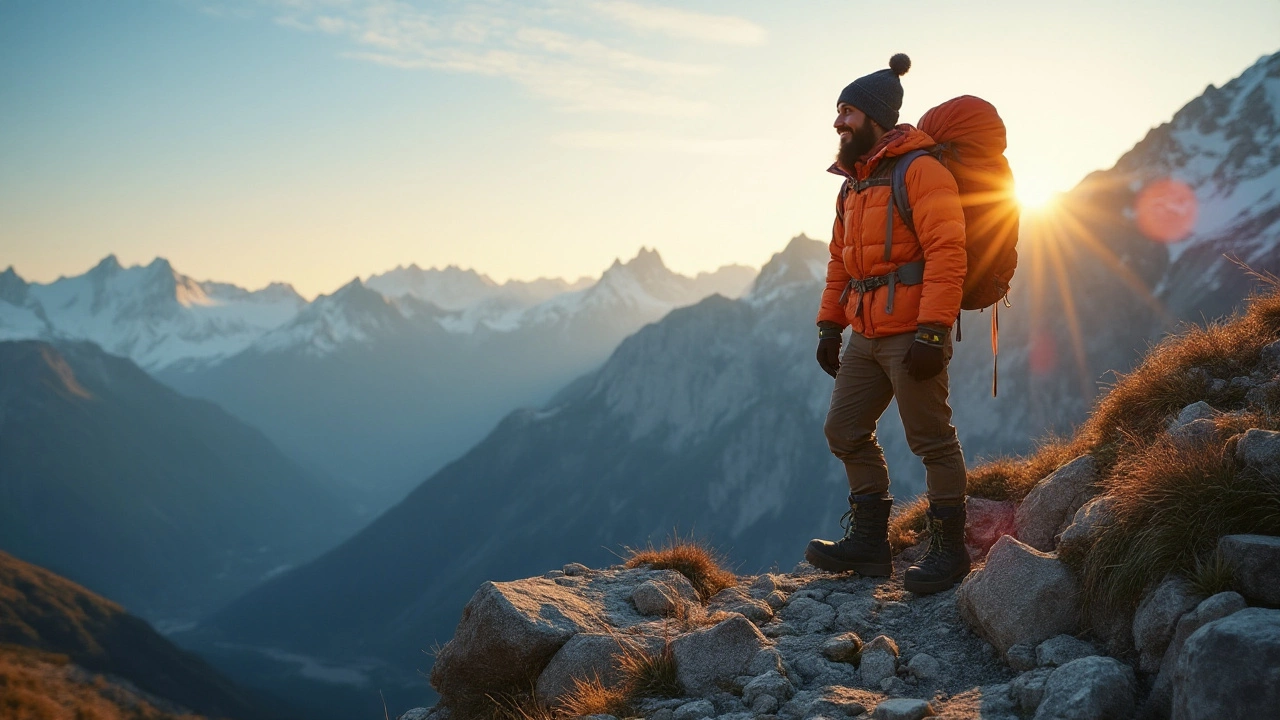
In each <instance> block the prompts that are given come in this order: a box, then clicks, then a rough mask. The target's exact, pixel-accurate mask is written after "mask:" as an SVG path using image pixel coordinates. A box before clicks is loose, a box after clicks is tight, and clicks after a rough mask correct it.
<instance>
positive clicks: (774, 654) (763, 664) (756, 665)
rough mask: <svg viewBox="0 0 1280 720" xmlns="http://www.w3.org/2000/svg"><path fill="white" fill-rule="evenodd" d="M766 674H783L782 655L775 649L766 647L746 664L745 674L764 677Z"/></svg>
mask: <svg viewBox="0 0 1280 720" xmlns="http://www.w3.org/2000/svg"><path fill="white" fill-rule="evenodd" d="M767 672H776V673H783V672H784V671H783V663H782V653H780V652H778V649H777V648H772V647H767V648H764V649H763V650H761V651H760V652H758V653H756V656H755V657H753V658H751V662H750V663H748V664H747V674H748V675H751V676H753V677H754V676H756V675H764V674H765V673H767Z"/></svg>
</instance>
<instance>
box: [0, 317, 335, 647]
mask: <svg viewBox="0 0 1280 720" xmlns="http://www.w3.org/2000/svg"><path fill="white" fill-rule="evenodd" d="M354 524H355V518H354V516H353V515H352V514H351V513H349V512H348V511H346V510H344V509H343V508H342V507H341V506H340V504H339V502H338V501H337V500H336V499H335V498H334V497H332V496H331V495H330V494H329V493H328V492H326V491H325V490H323V489H322V488H321V487H319V486H318V484H317V481H316V480H315V478H313V477H311V476H308V475H307V474H306V473H305V472H303V471H302V470H300V469H299V468H298V467H297V466H296V465H294V464H293V463H292V462H290V461H288V460H287V459H285V458H284V457H283V456H282V455H281V454H280V453H279V451H278V450H276V448H275V447H273V446H272V445H271V443H270V442H268V441H267V439H266V438H264V437H262V435H261V434H260V433H258V432H256V431H254V430H252V429H250V428H248V427H245V426H244V425H242V424H240V423H238V422H236V421H235V420H234V419H233V418H231V417H229V416H228V415H227V414H226V413H225V412H223V411H222V410H220V409H219V408H217V407H216V406H214V405H212V404H210V403H207V402H204V401H198V400H191V399H188V398H184V397H181V396H180V395H178V394H177V393H175V392H173V391H172V390H170V389H168V388H166V387H164V386H162V385H160V384H159V383H157V382H156V381H154V380H153V379H152V378H151V377H150V376H148V375H147V374H146V373H145V372H143V371H142V370H141V369H140V368H138V367H137V366H136V365H134V364H133V363H131V362H129V361H128V360H125V359H123V358H118V357H115V356H112V355H108V354H106V353H104V352H102V351H101V350H99V349H98V348H97V347H96V346H93V345H91V344H89V343H60V344H57V345H53V344H49V343H44V342H39V341H17V342H0V549H4V550H6V551H9V552H13V553H17V554H19V555H21V556H22V557H25V558H28V559H30V560H31V561H33V562H36V563H38V564H40V565H42V566H45V567H48V568H51V569H53V570H54V571H56V572H58V573H60V574H63V575H66V576H67V577H69V578H72V579H73V580H75V581H76V582H80V583H83V584H84V585H86V586H88V587H90V588H92V589H93V590H95V591H96V592H101V593H103V594H105V595H108V596H111V597H114V598H117V599H118V600H119V601H121V602H123V603H124V604H125V606H126V607H129V608H130V609H131V610H132V611H133V612H136V613H138V614H140V615H143V616H145V617H147V618H149V619H151V620H153V621H163V622H178V623H181V622H189V621H192V620H195V619H196V618H197V617H199V616H200V615H202V614H203V613H206V612H208V611H210V610H212V609H214V608H216V607H218V606H219V605H221V604H222V603H224V602H226V601H228V600H230V599H231V598H233V597H235V596H236V595H238V594H240V593H241V592H243V591H244V590H246V589H248V588H249V587H251V586H253V585H254V584H256V583H258V582H260V581H261V580H262V579H263V578H264V577H266V576H268V575H269V574H270V573H272V572H279V571H280V570H281V569H283V568H284V567H287V566H289V565H292V564H296V563H299V562H302V561H305V560H307V559H308V558H310V557H312V556H314V555H315V554H316V553H318V552H320V551H322V550H324V549H325V548H326V547H328V546H330V545H331V544H332V543H334V542H336V541H338V540H339V539H341V538H342V537H343V536H344V535H345V534H346V533H348V532H350V531H351V530H352V529H354V528H353V526H354Z"/></svg>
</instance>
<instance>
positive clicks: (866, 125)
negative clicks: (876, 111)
mask: <svg viewBox="0 0 1280 720" xmlns="http://www.w3.org/2000/svg"><path fill="white" fill-rule="evenodd" d="M849 130H850V133H851V134H850V137H849V139H848V140H846V141H844V142H843V143H841V145H840V151H839V152H838V153H836V164H837V165H839V166H840V167H841V168H843V169H844V170H845V171H846V172H853V166H854V165H856V164H857V162H858V161H859V160H861V159H862V156H863V155H866V154H867V153H868V152H870V151H871V148H873V147H875V144H876V133H875V129H874V128H872V127H871V118H866V119H864V120H863V121H862V125H860V126H858V127H856V128H849Z"/></svg>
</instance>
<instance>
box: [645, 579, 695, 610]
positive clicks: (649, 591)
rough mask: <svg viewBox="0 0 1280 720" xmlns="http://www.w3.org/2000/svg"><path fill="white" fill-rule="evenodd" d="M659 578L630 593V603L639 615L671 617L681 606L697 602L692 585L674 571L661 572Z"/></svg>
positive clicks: (647, 581) (646, 582)
mask: <svg viewBox="0 0 1280 720" xmlns="http://www.w3.org/2000/svg"><path fill="white" fill-rule="evenodd" d="M658 572H660V573H662V575H661V576H660V577H657V578H654V579H652V580H646V581H644V582H642V583H640V584H639V585H637V586H636V587H635V590H632V591H631V601H632V602H633V603H635V606H636V610H637V611H638V612H639V613H640V614H641V615H663V616H666V615H672V614H674V613H675V612H676V610H677V608H679V607H680V606H681V605H682V604H689V603H694V602H697V601H698V593H697V591H696V590H694V589H693V583H690V582H689V579H688V578H686V577H685V576H684V575H682V574H680V573H678V572H676V571H675V570H662V571H658Z"/></svg>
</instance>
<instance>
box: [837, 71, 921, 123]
mask: <svg viewBox="0 0 1280 720" xmlns="http://www.w3.org/2000/svg"><path fill="white" fill-rule="evenodd" d="M910 69H911V58H909V57H907V56H906V55H903V54H902V53H898V54H897V55H894V56H893V57H891V58H889V67H888V69H886V70H877V71H875V72H873V73H871V74H870V75H863V76H862V77H860V78H858V79H857V80H854V81H853V82H851V83H849V84H848V85H846V86H845V88H844V90H843V91H841V93H840V99H839V100H837V101H836V104H837V105H838V104H840V103H848V104H850V105H852V106H854V107H856V108H858V109H859V110H861V111H862V112H864V113H866V115H867V117H869V118H871V119H872V120H874V121H875V122H876V123H877V124H879V125H880V127H882V128H884V129H885V130H891V129H893V127H894V126H895V125H897V124H898V110H900V109H902V82H901V81H899V80H898V77H899V76H901V75H905V74H907V71H908V70H910Z"/></svg>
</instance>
